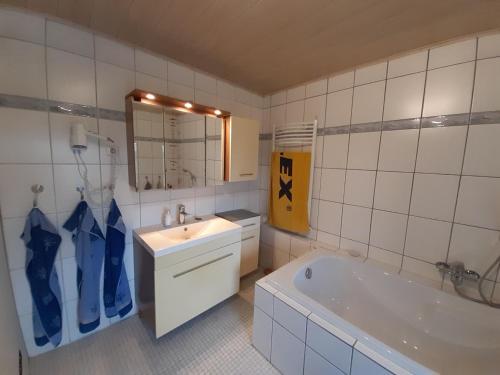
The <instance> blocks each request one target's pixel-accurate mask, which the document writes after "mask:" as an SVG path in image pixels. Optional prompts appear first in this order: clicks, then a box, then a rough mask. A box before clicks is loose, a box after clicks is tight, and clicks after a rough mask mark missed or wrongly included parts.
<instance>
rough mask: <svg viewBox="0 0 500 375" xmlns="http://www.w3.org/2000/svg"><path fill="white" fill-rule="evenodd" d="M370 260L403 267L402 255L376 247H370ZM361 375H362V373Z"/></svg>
mask: <svg viewBox="0 0 500 375" xmlns="http://www.w3.org/2000/svg"><path fill="white" fill-rule="evenodd" d="M368 258H369V259H373V260H375V261H377V262H381V263H385V264H388V265H389V266H392V267H397V268H399V267H401V262H402V260H403V256H402V255H401V254H399V253H395V252H392V251H388V250H384V249H381V248H378V247H375V246H370V247H369V249H368ZM360 374H362V372H360Z"/></svg>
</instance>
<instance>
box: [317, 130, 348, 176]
mask: <svg viewBox="0 0 500 375" xmlns="http://www.w3.org/2000/svg"><path fill="white" fill-rule="evenodd" d="M323 138H324V145H323V167H324V168H345V167H346V163H347V147H348V142H349V135H348V134H340V135H328V136H325V137H323Z"/></svg>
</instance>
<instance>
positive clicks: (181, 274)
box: [174, 253, 233, 279]
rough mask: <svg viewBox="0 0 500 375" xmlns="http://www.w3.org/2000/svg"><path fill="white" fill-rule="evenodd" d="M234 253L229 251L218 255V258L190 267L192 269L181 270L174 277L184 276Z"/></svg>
mask: <svg viewBox="0 0 500 375" xmlns="http://www.w3.org/2000/svg"><path fill="white" fill-rule="evenodd" d="M232 255H233V253H229V254H226V255H223V256H221V257H218V258H215V259H212V260H210V261H208V262H206V263H203V264H200V265H199V266H196V267H193V268H190V269H188V270H186V271H183V272H180V273H178V274H176V275H174V279H175V278H177V277H180V276H183V275H185V274H187V273H190V272H193V271H196V270H198V269H200V268H202V267H205V266H208V265H209V264H212V263H215V262H218V261H220V260H222V259H226V258H229V257H230V256H232Z"/></svg>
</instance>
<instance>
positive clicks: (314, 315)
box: [256, 246, 438, 375]
mask: <svg viewBox="0 0 500 375" xmlns="http://www.w3.org/2000/svg"><path fill="white" fill-rule="evenodd" d="M324 256H326V257H333V258H339V259H343V260H347V261H352V262H359V263H364V262H365V260H366V258H364V257H356V256H353V255H350V254H349V253H348V252H347V251H345V250H343V249H338V248H333V247H331V246H328V248H326V249H325V248H323V247H317V248H316V249H314V250H312V251H310V252H309V253H307V254H305V255H303V256H301V257H299V258H297V259H295V260H293V261H291V262H290V263H288V264H286V265H285V266H283V267H281V268H279V269H278V270H276V271H274V272H272V273H270V274H269V275H266V276H264V277H263V278H261V279H260V280H258V281H257V282H256V285H258V286H259V287H261V288H263V289H264V290H266V291H267V292H269V293H271V294H273V296H274V295H276V294H278V293H280V294H283V295H285V296H286V297H288V298H289V299H291V300H293V301H294V302H295V303H297V304H299V305H301V306H302V308H303V309H305V310H308V311H309V312H310V313H309V315H308V316H307V319H309V320H311V321H312V322H314V323H316V324H318V321H317V320H318V318H319V320H322V321H324V322H326V323H327V324H329V325H331V326H333V327H334V328H335V330H337V331H340V332H335V331H332V330H330V329H328V328H327V327H325V326H324V325H322V324H318V325H320V326H321V327H322V328H323V329H325V330H326V331H328V332H330V333H331V334H332V335H334V336H336V337H337V338H339V339H340V340H342V341H344V342H345V343H346V344H348V345H350V346H352V348H353V349H355V350H357V351H359V352H360V353H362V354H363V355H365V356H366V357H368V358H369V359H371V360H372V361H374V362H376V363H377V364H379V365H380V366H382V367H384V368H385V369H386V370H388V371H390V372H392V373H394V374H397V375H408V374H438V372H436V371H435V370H432V369H430V368H428V367H425V365H423V364H420V363H419V362H416V361H415V360H413V359H412V358H410V357H408V356H407V355H405V354H403V353H401V352H399V351H398V350H396V349H394V348H392V347H390V346H388V345H386V344H384V343H383V342H382V341H380V340H378V339H377V338H375V337H373V336H371V335H369V334H368V333H366V332H365V331H363V330H362V329H360V328H358V327H357V326H355V325H354V324H352V323H350V322H349V321H347V320H345V319H343V318H341V317H339V316H338V315H337V314H335V312H333V311H331V310H329V309H328V308H327V307H325V306H323V305H322V304H321V303H319V302H317V301H315V300H313V299H312V298H311V297H309V296H307V295H306V294H304V293H302V292H301V291H300V290H298V289H297V288H296V287H295V285H294V280H295V277H296V275H297V274H298V273H299V272H300V271H301V270H302V267H303V266H304V265H305V264H307V263H309V262H311V261H312V260H315V259H317V258H318V257H324ZM369 265H370V267H372V266H373V267H377V268H379V269H380V270H381V271H383V272H389V273H391V274H393V275H398V272H397V269H396V268H392V267H390V266H389V267H384V265H382V264H381V265H380V266H379V265H378V264H373V263H370V264H369ZM399 276H401V277H403V278H406V275H405V276H402V275H399ZM283 280H284V281H283ZM276 298H279V297H276ZM352 342H354V344H352Z"/></svg>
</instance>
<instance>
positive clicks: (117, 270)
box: [104, 199, 132, 318]
mask: <svg viewBox="0 0 500 375" xmlns="http://www.w3.org/2000/svg"><path fill="white" fill-rule="evenodd" d="M126 232H127V228H125V224H124V223H123V219H122V214H121V212H120V209H119V208H118V206H117V204H116V201H115V200H114V199H113V200H112V201H111V205H110V207H109V215H108V221H107V227H106V256H105V260H104V307H105V310H106V316H107V317H108V318H111V317H113V316H115V315H117V314H119V315H120V317H123V316H125V315H127V314H128V313H129V311H130V310H131V309H132V297H131V295H130V288H129V285H128V278H127V272H126V271H125V265H124V264H123V255H124V253H125V233H126Z"/></svg>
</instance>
